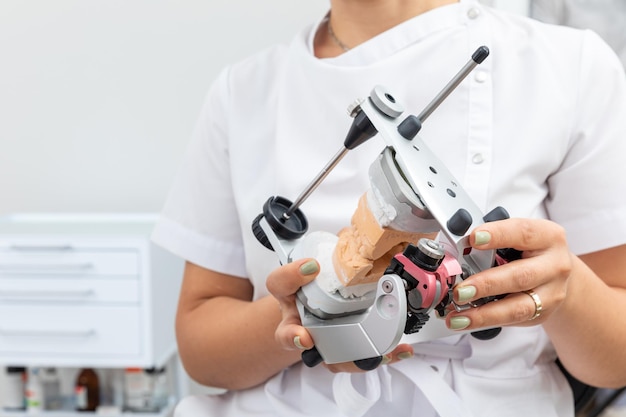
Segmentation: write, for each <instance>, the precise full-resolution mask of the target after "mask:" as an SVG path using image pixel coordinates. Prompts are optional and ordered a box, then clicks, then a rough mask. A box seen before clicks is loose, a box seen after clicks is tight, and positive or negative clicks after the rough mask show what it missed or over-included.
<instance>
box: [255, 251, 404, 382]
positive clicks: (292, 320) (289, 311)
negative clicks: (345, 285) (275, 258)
mask: <svg viewBox="0 0 626 417" xmlns="http://www.w3.org/2000/svg"><path fill="white" fill-rule="evenodd" d="M319 270H320V268H319V264H318V263H317V261H316V260H314V259H301V260H298V261H294V262H291V263H289V264H286V265H283V266H281V267H279V268H277V269H275V270H274V271H273V272H272V273H271V274H270V275H269V276H268V277H267V282H266V285H267V289H268V290H269V292H270V293H271V294H272V295H273V296H274V298H276V300H277V301H278V304H279V306H280V310H281V312H282V320H281V322H280V324H279V325H278V327H277V329H276V333H275V336H276V341H277V342H278V343H279V344H280V345H281V346H282V347H283V348H285V349H287V350H302V351H304V350H308V349H311V348H312V347H313V346H314V342H313V338H312V337H311V335H310V333H309V332H308V331H307V330H306V328H304V327H303V326H302V322H301V321H300V314H299V313H298V309H297V307H296V292H298V290H299V289H300V287H302V286H304V285H306V284H308V283H309V282H311V281H313V280H314V279H315V277H316V276H317V274H318V273H319ZM411 356H413V348H412V347H411V346H410V345H405V344H401V345H398V346H397V347H396V348H395V349H394V350H393V351H392V352H390V353H388V354H386V355H385V356H384V357H383V362H382V363H383V364H390V363H394V362H397V361H399V360H401V359H405V358H408V357H411ZM324 366H325V367H326V368H328V369H329V370H330V371H331V372H364V371H363V370H361V369H359V368H358V367H357V366H356V365H355V364H354V363H352V362H348V363H337V364H332V365H327V364H324Z"/></svg>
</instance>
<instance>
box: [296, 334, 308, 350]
mask: <svg viewBox="0 0 626 417" xmlns="http://www.w3.org/2000/svg"><path fill="white" fill-rule="evenodd" d="M293 344H294V345H296V347H297V348H298V349H300V350H306V348H305V347H304V346H302V343H300V336H296V337H294V338H293Z"/></svg>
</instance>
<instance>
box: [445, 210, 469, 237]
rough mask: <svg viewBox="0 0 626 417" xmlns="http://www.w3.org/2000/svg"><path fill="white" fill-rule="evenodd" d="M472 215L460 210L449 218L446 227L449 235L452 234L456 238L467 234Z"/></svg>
mask: <svg viewBox="0 0 626 417" xmlns="http://www.w3.org/2000/svg"><path fill="white" fill-rule="evenodd" d="M472 222H473V220H472V215H471V214H470V213H469V211H467V210H465V209H463V208H460V209H458V210H457V211H456V213H454V214H453V215H452V217H450V219H449V220H448V222H447V223H446V226H447V227H448V230H449V231H450V232H451V233H454V234H455V235H457V236H463V235H464V234H465V232H467V231H468V230H469V228H470V226H471V225H472Z"/></svg>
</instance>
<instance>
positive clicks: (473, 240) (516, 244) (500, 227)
mask: <svg viewBox="0 0 626 417" xmlns="http://www.w3.org/2000/svg"><path fill="white" fill-rule="evenodd" d="M470 244H471V245H472V246H473V247H475V248H478V249H500V248H514V249H517V250H521V251H525V250H540V249H544V248H547V247H550V246H554V245H555V244H564V245H565V244H566V238H565V231H564V229H563V228H562V227H561V226H559V225H558V224H556V223H554V222H552V221H549V220H543V219H518V218H514V219H507V220H500V221H495V222H488V223H484V224H482V225H480V226H479V227H477V228H476V229H475V230H473V231H472V233H471V234H470Z"/></svg>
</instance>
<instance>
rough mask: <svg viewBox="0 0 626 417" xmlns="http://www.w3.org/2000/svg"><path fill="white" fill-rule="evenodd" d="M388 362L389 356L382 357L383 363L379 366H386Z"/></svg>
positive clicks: (389, 360)
mask: <svg viewBox="0 0 626 417" xmlns="http://www.w3.org/2000/svg"><path fill="white" fill-rule="evenodd" d="M389 362H391V355H384V356H383V361H382V362H381V363H380V364H381V365H387V364H388V363H389Z"/></svg>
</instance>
